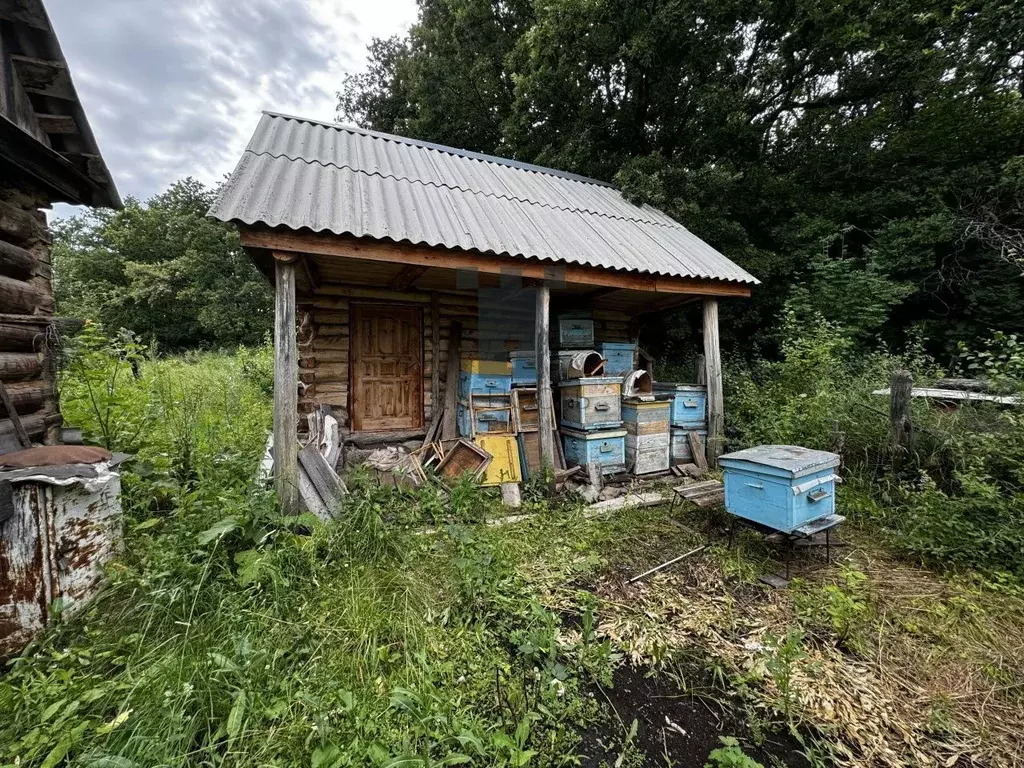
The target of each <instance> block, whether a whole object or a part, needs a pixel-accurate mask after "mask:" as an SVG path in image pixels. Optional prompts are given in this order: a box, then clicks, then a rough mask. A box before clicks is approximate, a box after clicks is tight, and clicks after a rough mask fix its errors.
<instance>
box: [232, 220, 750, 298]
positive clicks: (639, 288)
mask: <svg viewBox="0 0 1024 768" xmlns="http://www.w3.org/2000/svg"><path fill="white" fill-rule="evenodd" d="M241 242H242V245H243V246H244V247H245V248H246V250H247V251H248V253H249V254H250V256H251V257H252V259H253V261H254V262H255V263H256V264H257V266H258V267H259V268H260V269H261V271H262V272H263V273H264V274H265V275H266V276H267V277H268V279H270V280H271V281H273V275H274V266H273V264H274V258H273V254H274V253H290V254H296V255H298V256H299V261H300V264H299V270H298V274H299V280H300V287H302V283H303V282H304V283H308V286H309V287H310V288H312V289H316V288H318V287H319V286H320V285H326V284H332V283H334V284H346V285H352V286H360V287H364V288H387V289H391V290H403V291H405V290H422V291H451V290H465V289H467V288H490V287H499V286H501V285H507V284H508V282H509V281H515V280H519V281H521V283H522V285H524V286H530V285H539V284H541V283H543V284H545V285H547V286H548V287H549V288H550V289H551V290H552V295H553V298H554V299H555V300H556V301H557V302H558V303H559V304H562V305H566V306H571V305H574V304H578V305H579V306H581V307H582V306H586V307H594V308H601V309H613V310H618V311H622V312H629V313H631V314H650V313H653V312H664V311H669V310H672V309H675V308H678V307H679V306H682V305H684V304H688V303H690V302H692V301H695V300H698V299H700V298H701V297H719V298H728V297H734V298H746V297H749V296H750V293H751V286H750V285H748V284H744V283H737V282H729V281H724V280H712V279H701V278H693V277H672V276H664V275H651V274H642V273H639V272H627V271H624V270H613V269H606V268H601V267H591V266H583V265H578V264H562V263H553V262H546V261H540V260H538V259H526V258H521V257H513V256H507V255H495V254H489V253H478V252H473V251H464V250H458V249H445V248H435V247H429V246H422V245H411V244H407V243H394V242H391V241H385V240H373V239H368V238H357V237H352V236H345V235H333V234H322V233H312V232H306V233H303V232H296V231H293V230H286V229H280V228H278V229H270V228H244V229H242V232H241Z"/></svg>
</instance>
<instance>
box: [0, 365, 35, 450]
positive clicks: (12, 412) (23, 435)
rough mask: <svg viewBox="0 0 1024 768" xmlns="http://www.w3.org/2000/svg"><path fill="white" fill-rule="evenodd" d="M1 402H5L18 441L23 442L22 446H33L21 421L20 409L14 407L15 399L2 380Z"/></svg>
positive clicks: (0, 387) (0, 384)
mask: <svg viewBox="0 0 1024 768" xmlns="http://www.w3.org/2000/svg"><path fill="white" fill-rule="evenodd" d="M0 403H3V406H4V410H6V411H7V416H8V418H9V419H10V420H11V425H12V427H13V428H14V434H15V435H16V436H17V438H18V442H20V443H21V447H22V448H31V447H32V441H31V440H29V439H28V433H27V432H26V431H25V427H24V425H23V424H22V423H21V417H20V416H19V415H18V409H17V408H15V407H14V401H13V400H11V396H10V395H9V394H8V392H7V387H5V386H4V383H3V382H2V381H0Z"/></svg>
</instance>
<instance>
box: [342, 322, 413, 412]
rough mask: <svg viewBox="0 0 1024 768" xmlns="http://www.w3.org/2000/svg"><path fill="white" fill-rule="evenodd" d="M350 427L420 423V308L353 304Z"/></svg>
mask: <svg viewBox="0 0 1024 768" xmlns="http://www.w3.org/2000/svg"><path fill="white" fill-rule="evenodd" d="M351 312H352V329H351V331H352V352H351V354H352V360H351V363H350V366H349V370H350V376H351V392H352V407H351V417H352V428H353V429H354V430H356V431H362V430H387V429H418V428H421V427H422V426H423V310H422V309H421V308H419V307H406V306H396V305H393V304H392V305H381V304H353V305H352V307H351Z"/></svg>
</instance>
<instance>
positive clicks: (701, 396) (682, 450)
mask: <svg viewBox="0 0 1024 768" xmlns="http://www.w3.org/2000/svg"><path fill="white" fill-rule="evenodd" d="M654 391H655V392H657V393H659V394H666V395H669V396H670V397H671V398H672V416H671V421H672V438H671V444H672V447H671V461H672V464H673V466H678V465H681V464H691V463H693V462H694V456H693V450H692V448H691V439H690V433H691V432H694V433H696V436H697V437H698V439H697V440H695V441H693V442H695V443H696V444H697V445H700V446H702V445H704V444H705V442H706V440H707V436H708V424H707V400H708V393H707V387H703V386H700V385H697V384H676V383H672V382H665V381H659V382H655V384H654Z"/></svg>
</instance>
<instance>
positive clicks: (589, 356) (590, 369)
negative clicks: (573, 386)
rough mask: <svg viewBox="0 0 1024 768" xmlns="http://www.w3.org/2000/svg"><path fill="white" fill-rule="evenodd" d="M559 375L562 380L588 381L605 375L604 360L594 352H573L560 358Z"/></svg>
mask: <svg viewBox="0 0 1024 768" xmlns="http://www.w3.org/2000/svg"><path fill="white" fill-rule="evenodd" d="M559 358H560V359H559V361H558V363H559V365H558V373H559V378H561V379H563V380H564V379H586V378H590V377H592V376H601V375H602V374H603V373H604V358H603V357H601V355H599V354H598V353H597V352H594V351H593V350H584V351H580V352H573V353H572V354H562V355H560V356H559Z"/></svg>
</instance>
